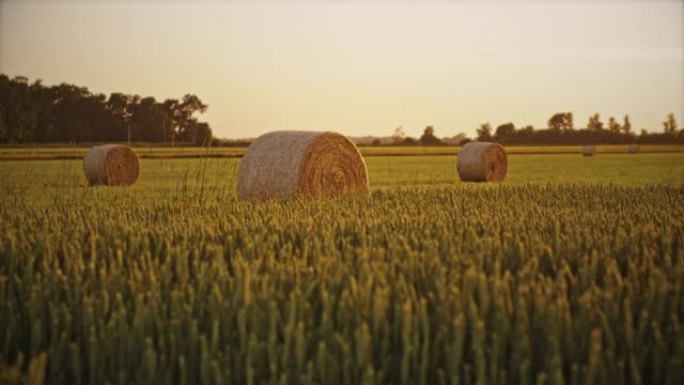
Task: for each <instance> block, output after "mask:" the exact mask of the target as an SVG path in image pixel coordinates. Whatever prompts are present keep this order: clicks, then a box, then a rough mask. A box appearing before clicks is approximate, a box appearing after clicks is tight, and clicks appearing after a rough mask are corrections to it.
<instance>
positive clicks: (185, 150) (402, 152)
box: [0, 143, 684, 160]
mask: <svg viewBox="0 0 684 385" xmlns="http://www.w3.org/2000/svg"><path fill="white" fill-rule="evenodd" d="M132 147H133V148H134V149H135V151H136V153H137V154H138V155H139V156H140V157H141V158H150V159H157V158H181V159H182V158H198V157H225V158H236V157H241V156H243V155H244V153H245V151H246V150H247V148H246V147H182V146H176V147H169V146H163V145H159V144H154V145H147V146H146V145H144V144H141V143H137V144H134V145H132ZM596 147H597V151H598V153H599V154H626V153H627V149H628V147H629V146H628V145H600V146H596ZM88 149H89V147H87V146H80V147H73V146H66V145H54V146H49V145H37V146H27V145H23V146H21V147H4V148H0V160H45V159H74V160H78V159H81V158H82V157H83V155H85V153H86V152H87V151H88ZM359 150H360V151H361V154H362V155H363V156H428V155H458V152H459V151H460V147H459V146H425V147H424V146H360V147H359ZM506 151H507V152H508V153H509V154H527V155H529V154H581V153H582V146H506ZM639 151H640V152H641V153H646V154H652V153H656V154H660V153H684V145H676V144H675V145H648V144H647V145H641V146H639Z"/></svg>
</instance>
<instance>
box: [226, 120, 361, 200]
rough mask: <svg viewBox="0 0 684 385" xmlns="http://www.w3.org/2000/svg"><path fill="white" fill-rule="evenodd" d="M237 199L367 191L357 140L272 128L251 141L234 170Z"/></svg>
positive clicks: (321, 133)
mask: <svg viewBox="0 0 684 385" xmlns="http://www.w3.org/2000/svg"><path fill="white" fill-rule="evenodd" d="M237 188H238V197H239V198H240V199H250V198H256V199H260V200H265V199H269V198H283V197H287V196H294V195H304V196H312V195H324V196H338V195H341V194H345V193H367V192H368V171H367V169H366V163H365V162H364V160H363V157H362V156H361V153H360V152H359V150H358V149H357V148H356V145H354V143H353V142H352V141H351V140H350V139H349V138H347V137H346V136H344V135H341V134H337V133H334V132H309V131H275V132H270V133H267V134H264V135H261V136H260V137H258V138H257V139H256V140H255V141H254V142H252V144H250V146H249V148H248V149H247V152H246V153H245V157H244V158H243V159H242V164H241V165H240V170H239V172H238V182H237Z"/></svg>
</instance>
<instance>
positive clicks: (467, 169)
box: [457, 142, 508, 182]
mask: <svg viewBox="0 0 684 385" xmlns="http://www.w3.org/2000/svg"><path fill="white" fill-rule="evenodd" d="M457 168H458V176H459V177H460V178H461V180H462V181H465V182H499V181H502V180H503V179H504V177H505V176H506V171H508V158H507V157H506V151H505V150H504V148H503V147H501V145H500V144H498V143H490V142H470V143H467V144H465V145H464V146H463V147H462V148H461V152H460V153H459V154H458V167H457Z"/></svg>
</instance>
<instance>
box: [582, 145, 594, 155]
mask: <svg viewBox="0 0 684 385" xmlns="http://www.w3.org/2000/svg"><path fill="white" fill-rule="evenodd" d="M582 155H584V156H594V155H596V146H593V145H589V146H584V148H582Z"/></svg>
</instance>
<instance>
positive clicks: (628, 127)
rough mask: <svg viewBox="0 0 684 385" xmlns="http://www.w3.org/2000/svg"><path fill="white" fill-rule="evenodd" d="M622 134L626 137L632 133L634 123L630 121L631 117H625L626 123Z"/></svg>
mask: <svg viewBox="0 0 684 385" xmlns="http://www.w3.org/2000/svg"><path fill="white" fill-rule="evenodd" d="M622 132H623V133H624V134H625V135H629V134H631V133H632V122H630V121H629V115H625V118H624V121H623V123H622Z"/></svg>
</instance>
